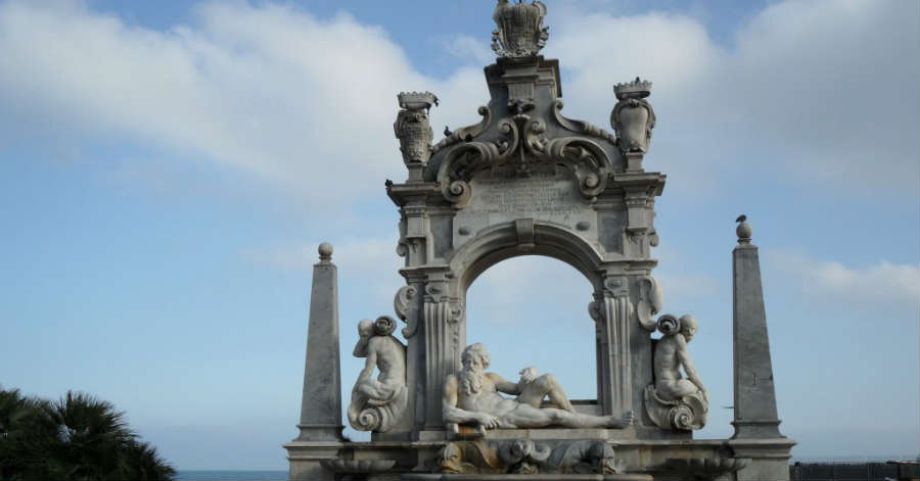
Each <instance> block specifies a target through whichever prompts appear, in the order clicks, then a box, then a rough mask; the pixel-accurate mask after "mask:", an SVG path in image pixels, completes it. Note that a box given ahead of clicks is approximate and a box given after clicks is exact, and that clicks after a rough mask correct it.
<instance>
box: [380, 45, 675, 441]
mask: <svg viewBox="0 0 920 481" xmlns="http://www.w3.org/2000/svg"><path fill="white" fill-rule="evenodd" d="M485 74H486V79H487V82H488V84H489V91H490V94H491V99H490V101H489V102H488V104H487V105H486V106H483V107H481V108H479V114H480V115H481V117H482V119H481V121H480V122H479V123H477V124H474V125H471V126H468V127H463V128H460V129H457V130H454V131H451V130H450V129H447V131H446V132H445V135H446V137H445V138H444V139H443V140H441V141H440V142H438V143H437V144H434V145H432V143H431V142H432V140H431V139H432V138H433V137H432V135H431V133H432V129H431V127H430V125H429V124H428V115H427V112H428V110H429V109H430V108H432V107H434V106H435V105H436V103H437V99H436V97H435V96H434V95H433V94H430V93H417V92H412V93H404V94H400V96H399V101H400V106H401V107H402V110H401V111H400V113H399V115H398V118H397V122H396V125H395V130H396V133H397V137H399V139H400V143H401V146H402V151H403V157H404V158H403V160H404V161H405V163H406V167H407V170H408V178H407V179H406V181H405V182H404V183H400V184H397V183H393V182H388V183H387V194H388V195H389V196H390V198H391V199H392V200H393V202H394V203H395V204H396V205H397V206H398V207H399V209H400V224H399V228H400V241H399V244H398V247H397V252H398V253H399V255H401V256H403V257H404V258H405V267H404V268H403V269H402V270H401V271H400V272H401V274H402V275H403V277H405V279H406V286H405V287H404V288H402V289H401V290H400V291H399V293H398V294H397V296H396V311H397V314H398V315H399V317H400V318H402V319H403V320H404V321H405V322H406V326H405V329H403V331H402V332H403V334H404V335H405V337H406V339H407V340H408V344H409V345H408V354H407V363H408V365H409V373H408V385H409V386H410V389H413V390H414V391H415V392H414V393H413V394H412V395H410V401H409V402H410V405H411V406H410V409H411V410H412V417H413V420H412V423H413V424H412V431H415V432H422V431H432V430H443V429H444V422H443V420H442V412H441V411H442V409H441V408H442V406H441V403H440V400H441V390H442V388H443V384H444V380H445V379H446V378H447V376H448V375H450V374H452V373H454V372H456V371H457V370H458V368H459V366H460V353H461V351H462V350H463V348H464V347H465V346H466V343H467V339H466V322H467V319H466V306H465V301H466V290H467V288H468V287H469V285H470V284H471V283H472V281H473V280H475V279H476V277H477V276H479V275H480V274H481V273H482V272H483V271H484V270H486V269H488V268H489V267H490V266H492V265H494V264H496V263H498V262H500V261H502V260H505V259H508V258H510V257H515V256H519V255H525V254H535V255H543V256H548V257H552V258H555V259H558V260H560V261H562V262H564V263H566V264H568V265H571V266H572V267H574V268H575V269H577V270H578V271H579V272H581V273H582V274H583V275H584V276H585V277H586V278H587V279H588V281H589V282H590V284H591V286H593V302H591V303H590V305H589V306H586V307H587V308H588V309H587V310H588V312H589V313H590V315H591V317H592V318H593V319H594V321H595V337H596V339H595V341H596V342H595V345H596V351H597V355H596V360H597V366H596V369H597V386H598V390H597V393H598V399H597V410H598V411H599V413H601V414H608V415H623V414H625V413H626V412H630V411H632V412H635V411H637V410H638V408H637V407H639V406H641V403H642V398H641V387H643V386H645V385H647V384H648V383H649V382H651V372H650V369H646V368H645V367H641V368H637V369H634V368H633V365H632V363H633V362H638V363H639V364H640V365H641V366H645V365H649V366H650V365H651V341H650V338H649V332H650V331H651V330H653V329H654V321H652V320H651V315H652V314H654V313H655V312H656V310H657V306H658V304H659V303H658V302H656V299H660V296H658V295H657V294H658V293H657V292H656V286H657V284H656V283H655V282H654V279H652V278H651V277H650V274H651V270H652V268H653V267H654V266H655V264H656V261H655V260H654V259H652V258H651V248H652V247H654V246H655V245H657V233H656V232H655V228H654V202H655V198H656V197H657V196H659V195H660V194H661V192H662V190H663V188H664V180H665V177H664V175H662V174H660V173H657V172H646V171H645V170H644V169H643V168H642V165H641V160H642V154H643V151H641V150H637V151H635V152H634V151H633V150H635V149H632V148H627V149H624V148H623V147H624V146H623V145H621V144H620V143H619V140H618V138H617V136H616V135H614V134H613V133H611V132H609V131H606V130H604V129H602V128H599V127H596V126H594V125H592V124H589V123H587V122H583V121H579V120H572V119H569V118H566V117H565V116H563V115H562V113H561V111H562V108H563V102H562V99H561V86H560V84H559V67H558V63H557V62H556V61H554V60H546V59H544V58H543V57H539V56H536V57H528V58H526V59H504V58H500V59H498V60H497V62H496V63H495V64H493V65H490V66H488V67H486V69H485ZM644 86H645V84H637V86H636V87H635V88H645V87H644ZM643 105H644V104H643ZM640 107H641V106H640ZM640 107H636V108H640ZM624 108H625V107H624ZM643 125H645V124H643ZM633 134H637V133H633ZM634 136H635V135H634ZM630 145H632V144H630ZM636 145H639V144H636ZM582 312H584V311H582ZM640 422H641V420H640Z"/></svg>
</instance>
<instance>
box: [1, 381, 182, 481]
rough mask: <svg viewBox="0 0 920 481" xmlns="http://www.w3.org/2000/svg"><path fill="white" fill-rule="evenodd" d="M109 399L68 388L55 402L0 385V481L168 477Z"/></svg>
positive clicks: (149, 480)
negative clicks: (71, 390)
mask: <svg viewBox="0 0 920 481" xmlns="http://www.w3.org/2000/svg"><path fill="white" fill-rule="evenodd" d="M174 475H175V470H174V469H173V468H172V467H171V466H169V464H167V463H166V462H165V461H164V460H163V459H161V458H160V457H159V456H158V455H157V452H156V449H154V448H153V447H152V446H150V445H148V444H147V443H143V442H140V441H139V440H138V436H137V434H135V433H134V432H133V431H131V429H130V428H129V427H128V425H127V424H126V423H125V421H124V414H123V413H121V412H119V411H117V410H115V407H114V406H112V405H111V404H109V403H107V402H105V401H100V400H98V399H95V398H94V397H92V396H89V395H87V394H82V393H72V392H68V393H67V395H66V396H65V397H64V398H62V399H60V400H58V401H54V402H51V401H46V400H41V399H32V398H27V397H24V396H22V395H21V394H20V393H19V390H16V389H13V390H10V391H7V390H4V389H2V388H0V481H31V480H48V479H57V480H73V481H96V480H99V481H107V480H138V481H160V480H171V479H173V476H174Z"/></svg>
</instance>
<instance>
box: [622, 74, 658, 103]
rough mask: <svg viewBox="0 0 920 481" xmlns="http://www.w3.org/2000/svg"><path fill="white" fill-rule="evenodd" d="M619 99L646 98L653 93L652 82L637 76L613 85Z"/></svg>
mask: <svg viewBox="0 0 920 481" xmlns="http://www.w3.org/2000/svg"><path fill="white" fill-rule="evenodd" d="M613 92H614V93H615V94H616V96H617V99H619V100H624V99H644V98H645V97H648V96H649V95H650V94H651V93H652V83H651V82H649V81H648V80H642V79H640V78H639V77H636V80H633V81H632V82H625V83H619V84H616V85H614V86H613Z"/></svg>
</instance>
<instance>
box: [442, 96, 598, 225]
mask: <svg viewBox="0 0 920 481" xmlns="http://www.w3.org/2000/svg"><path fill="white" fill-rule="evenodd" d="M497 127H498V131H499V132H500V133H501V134H502V137H501V138H499V139H497V140H493V141H484V142H467V143H464V144H460V145H458V146H457V147H455V148H454V149H453V150H452V151H451V152H449V153H448V155H447V157H446V158H445V160H444V162H443V163H442V164H441V168H440V170H439V172H438V181H439V182H440V184H441V191H442V194H443V195H444V197H445V198H446V199H447V200H448V201H450V202H452V203H453V204H455V205H456V206H457V207H463V206H464V205H465V204H466V202H467V201H468V200H469V198H470V195H471V187H470V180H471V179H472V177H473V175H474V174H475V173H477V172H480V171H484V170H489V169H493V168H496V167H502V166H507V165H516V167H517V170H518V171H523V172H526V171H527V170H529V168H530V163H531V162H542V163H550V164H556V165H563V166H565V167H566V168H568V169H569V170H570V171H571V173H572V174H573V175H574V177H575V178H576V180H577V182H578V189H579V191H580V192H581V194H582V196H584V197H585V198H588V199H593V198H595V197H596V196H597V195H598V194H599V193H601V192H603V190H604V189H605V188H606V186H607V178H608V176H609V173H610V171H611V167H610V166H611V163H610V160H609V159H608V158H607V155H606V153H605V152H604V150H603V149H602V148H601V147H600V146H599V145H597V144H596V143H595V142H593V141H592V140H590V139H586V138H584V137H561V138H554V139H548V138H547V137H546V135H545V133H546V123H545V122H544V121H543V119H539V118H531V117H530V116H528V115H525V114H517V115H515V116H513V117H511V118H509V119H503V120H501V121H500V122H499V123H498V126H497Z"/></svg>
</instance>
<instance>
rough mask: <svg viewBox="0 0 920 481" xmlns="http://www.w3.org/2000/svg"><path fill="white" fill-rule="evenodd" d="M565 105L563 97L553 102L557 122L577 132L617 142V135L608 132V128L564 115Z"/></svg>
mask: <svg viewBox="0 0 920 481" xmlns="http://www.w3.org/2000/svg"><path fill="white" fill-rule="evenodd" d="M563 107H565V102H563V101H562V99H556V101H555V102H553V116H555V118H556V122H559V125H561V126H563V127H565V128H566V129H568V130H570V131H572V132H575V133H576V134H583V135H587V136H589V137H597V138H599V139H603V140H607V141H609V142H611V143H613V144H615V143H616V142H617V137H616V135H614V134H613V133H612V132H608V131H607V130H605V129H603V128H601V127H598V126H596V125H594V124H592V123H590V122H585V121H583V120H574V119H570V118H568V117H565V116H564V115H562V108H563Z"/></svg>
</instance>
